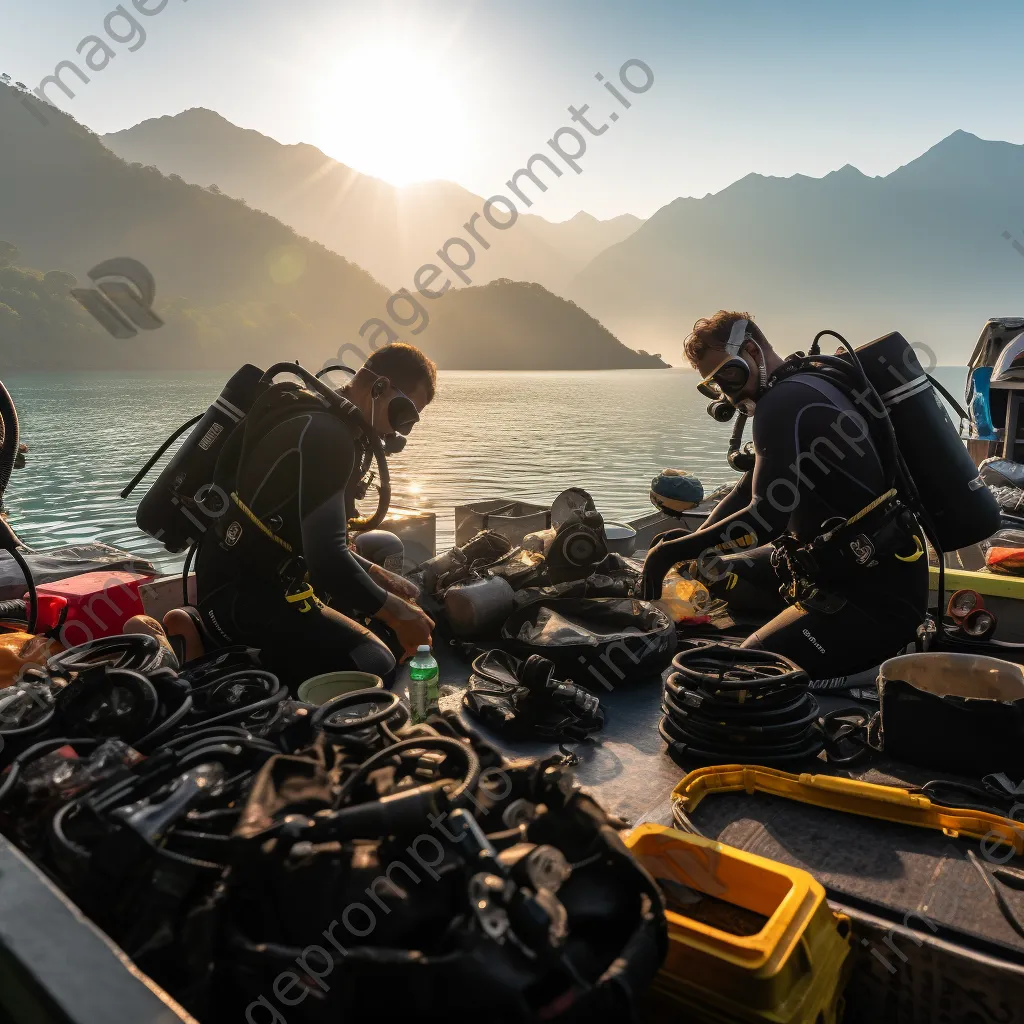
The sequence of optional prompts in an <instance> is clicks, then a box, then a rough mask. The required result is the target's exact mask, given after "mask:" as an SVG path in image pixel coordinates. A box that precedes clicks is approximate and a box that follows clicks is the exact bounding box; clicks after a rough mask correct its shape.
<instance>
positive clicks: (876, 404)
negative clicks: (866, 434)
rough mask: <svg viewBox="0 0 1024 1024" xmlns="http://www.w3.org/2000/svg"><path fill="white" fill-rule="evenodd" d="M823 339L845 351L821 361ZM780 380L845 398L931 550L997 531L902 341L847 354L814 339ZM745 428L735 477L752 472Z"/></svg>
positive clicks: (986, 500) (994, 513)
mask: <svg viewBox="0 0 1024 1024" xmlns="http://www.w3.org/2000/svg"><path fill="white" fill-rule="evenodd" d="M824 335H831V336H833V337H835V338H837V339H838V340H839V341H840V342H842V344H843V345H844V346H845V347H846V349H847V351H846V352H843V353H841V354H840V355H838V356H826V355H821V354H820V350H819V348H818V343H819V341H820V339H821V338H822V337H823V336H824ZM779 372H780V371H776V373H777V374H778V373H779ZM782 372H784V374H785V375H786V376H790V375H794V374H798V373H810V374H813V375H815V376H819V377H822V378H824V379H825V380H828V381H830V382H831V383H832V384H834V385H835V386H836V387H838V388H839V389H840V390H842V391H843V392H845V393H846V394H847V395H848V396H850V397H851V399H852V400H853V402H854V404H855V405H856V406H857V408H858V409H859V410H860V412H861V415H862V416H863V417H864V419H865V420H866V421H867V424H868V427H869V428H871V433H872V436H873V437H874V438H876V439H877V440H878V442H879V452H880V454H882V455H883V458H885V457H886V456H887V455H888V459H887V461H889V462H890V466H889V467H888V469H887V472H890V473H891V474H892V476H893V477H894V483H895V484H896V486H897V487H898V489H899V491H900V492H901V493H900V497H901V498H903V500H904V501H906V502H908V503H909V504H910V505H911V507H912V508H913V511H914V512H915V513H920V514H921V515H922V517H923V525H924V527H925V529H926V531H927V532H928V534H929V539H930V540H931V542H932V544H933V546H934V547H935V548H936V549H937V550H940V551H956V550H957V549H959V548H963V547H967V546H969V545H971V544H976V543H978V542H979V541H982V540H985V539H986V538H988V537H991V536H992V534H993V533H995V532H996V530H998V529H999V525H1000V519H999V506H998V505H997V503H996V500H995V498H994V497H993V496H992V493H991V492H990V491H989V489H988V488H987V487H986V486H985V484H984V482H983V481H982V479H981V477H980V476H979V475H978V468H977V466H975V464H974V461H973V460H972V459H971V456H970V454H969V453H968V451H967V447H966V445H965V444H964V443H963V440H962V439H961V437H960V434H959V432H958V431H957V429H956V427H954V426H953V422H952V420H950V418H949V415H948V413H947V412H946V409H945V406H944V405H943V404H942V401H941V399H940V398H939V396H938V394H937V393H936V388H938V389H939V390H941V391H942V393H943V394H944V395H945V396H946V398H947V399H948V400H949V401H950V403H951V404H952V405H953V407H954V408H956V409H957V410H958V411H961V412H962V410H960V409H959V406H958V405H957V403H956V402H955V401H954V400H953V399H952V397H951V396H950V395H949V393H948V392H947V391H946V390H945V388H943V387H942V386H941V385H940V384H938V382H937V381H934V380H933V379H932V378H931V377H930V376H929V375H928V374H927V373H926V372H925V370H924V368H923V367H922V366H921V363H920V361H919V360H918V358H917V354H916V353H915V352H914V350H913V348H912V347H911V346H910V344H909V342H907V340H906V338H904V337H903V335H902V334H900V333H898V332H896V331H894V332H893V333H891V334H886V335H884V336H883V337H881V338H877V339H875V340H874V341H870V342H868V343H867V344H865V345H861V346H860V347H859V348H856V349H854V348H853V347H852V346H851V345H850V344H849V342H847V341H846V339H845V338H843V337H842V336H841V335H839V334H836V332H835V331H820V332H819V333H818V334H817V335H816V336H815V338H814V341H813V343H812V344H811V349H810V353H809V355H807V356H803V355H802V353H796V355H795V356H791V357H790V358H789V359H787V360H786V367H785V370H784V371H782ZM963 415H966V414H963ZM745 422H746V418H745V417H744V416H743V415H742V414H741V415H740V417H739V418H738V420H737V422H736V425H735V427H734V429H733V432H732V436H731V438H730V440H729V465H730V466H732V467H733V469H735V470H737V471H738V472H746V471H747V470H749V469H751V468H753V462H754V456H753V453H752V452H751V451H750V450H749V447H748V446H744V447H743V448H741V447H740V445H741V442H742V437H743V427H744V425H745Z"/></svg>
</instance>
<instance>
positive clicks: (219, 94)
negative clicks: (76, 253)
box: [0, 0, 1024, 220]
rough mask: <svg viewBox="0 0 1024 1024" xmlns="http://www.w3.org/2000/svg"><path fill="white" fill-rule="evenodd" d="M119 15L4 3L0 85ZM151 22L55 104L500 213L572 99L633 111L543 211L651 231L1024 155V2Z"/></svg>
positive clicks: (409, 9)
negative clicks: (794, 191)
mask: <svg viewBox="0 0 1024 1024" xmlns="http://www.w3.org/2000/svg"><path fill="white" fill-rule="evenodd" d="M123 2H124V5H125V7H126V8H127V9H128V10H129V11H131V10H132V0H123ZM138 2H139V3H143V2H144V0H138ZM145 3H146V4H147V5H148V6H149V8H150V9H153V8H156V7H158V6H159V3H160V0H145ZM115 7H116V4H115V3H114V0H47V2H46V3H41V2H39V0H0V18H2V24H3V38H2V41H0V71H6V72H7V73H9V74H10V75H11V76H12V77H13V78H15V79H17V80H20V81H23V82H25V83H26V84H28V85H29V87H30V88H34V87H36V86H37V85H38V84H39V82H40V80H41V79H42V78H43V77H45V76H46V75H49V74H51V73H52V72H53V69H54V66H55V65H56V64H57V63H58V62H59V61H61V60H66V59H70V60H75V61H76V62H78V63H79V64H80V65H82V66H84V65H83V63H82V57H80V56H78V55H77V54H76V47H77V46H78V44H79V42H80V41H81V40H82V39H83V38H84V37H85V36H87V35H92V34H95V35H100V36H104V35H105V32H104V28H103V23H104V18H105V16H106V15H107V14H108V13H109V12H111V11H112V10H114V8H115ZM136 17H137V18H138V20H139V21H140V22H141V23H142V24H143V26H144V29H145V32H146V35H147V38H146V41H145V43H144V44H143V45H141V46H140V47H139V48H138V49H137V50H136V51H135V52H129V51H128V48H127V46H128V44H121V43H117V42H112V41H110V40H109V39H108V42H109V43H110V46H111V48H112V49H113V50H114V51H115V53H116V57H115V58H114V59H113V60H111V61H110V62H109V64H108V65H107V66H106V67H105V68H104V69H103V70H102V71H97V72H91V73H90V78H91V81H90V82H89V84H88V85H81V86H80V89H79V88H78V87H77V86H73V88H75V89H76V92H77V95H76V96H75V98H74V99H68V98H66V97H65V96H63V95H62V94H60V93H58V92H51V95H52V96H53V97H54V99H56V100H59V105H60V106H61V107H63V108H64V109H66V110H67V111H69V112H70V113H72V114H74V116H75V117H77V118H78V119H79V120H80V121H82V122H83V123H85V124H87V125H88V126H89V127H90V128H92V129H94V130H95V131H97V132H100V133H105V132H110V131H116V130H119V129H122V128H127V127H130V126H131V125H133V124H136V123H138V122H139V121H141V120H145V119H146V118H150V117H158V116H161V115H163V114H174V113H178V112H179V111H181V110H184V109H187V108H189V107H194V106H204V107H209V108H212V109H214V110H217V111H218V112H220V113H221V114H223V115H224V116H225V117H227V118H228V119H229V120H230V121H233V122H234V123H236V124H239V125H242V126H244V127H247V128H255V129H257V130H259V131H261V132H263V133H265V134H267V135H270V136H273V137H274V138H276V139H278V140H280V141H282V142H286V143H293V142H309V143H312V144H313V145H316V146H318V147H319V148H320V149H323V150H324V151H325V152H327V153H328V154H329V155H330V156H333V157H335V158H336V159H338V160H341V161H343V162H344V163H347V164H350V165H351V166H353V167H356V168H357V169H359V170H362V171H365V172H367V173H373V174H377V175H378V176H380V177H384V178H387V179H389V180H392V181H395V182H396V183H399V184H401V183H405V182H407V181H413V180H419V179H424V178H438V177H442V178H448V179H451V180H454V181H458V182H459V183H460V184H462V185H465V186H466V187H467V188H470V189H472V190H473V191H474V192H477V193H479V194H481V195H483V196H488V195H491V194H493V193H495V192H499V191H501V190H502V186H503V183H504V182H505V180H506V179H507V178H508V177H510V175H511V174H512V172H513V171H515V170H516V169H517V168H519V167H520V166H522V164H523V162H524V161H525V160H526V158H527V157H529V156H530V154H532V153H534V152H536V151H538V150H543V149H544V148H545V146H546V142H547V140H548V139H549V138H551V136H552V134H553V132H554V131H555V130H556V129H557V128H559V127H560V126H562V125H569V124H571V121H570V120H569V114H568V111H567V107H568V106H569V105H570V104H574V105H576V106H577V107H579V106H580V105H582V104H584V103H588V104H590V105H591V111H590V113H588V114H587V117H588V118H593V119H594V122H593V123H595V124H600V123H602V122H603V121H604V118H605V117H606V116H607V115H608V114H609V113H610V112H612V111H613V110H616V111H619V112H621V116H620V118H619V119H618V120H617V121H616V122H615V123H614V124H609V129H608V131H606V132H605V133H604V134H602V135H600V136H597V137H592V138H588V148H587V152H586V154H585V155H584V156H583V157H582V158H581V160H580V166H581V168H582V173H581V174H579V175H574V174H571V172H569V173H567V174H566V175H563V177H562V178H561V179H559V180H558V182H557V183H556V184H554V185H552V187H551V188H550V189H549V191H548V192H547V194H546V195H545V196H543V197H542V198H541V199H539V200H538V201H537V203H536V204H535V206H534V208H533V212H536V213H539V214H541V215H542V216H546V217H548V218H549V219H552V220H561V219H564V218H566V217H569V216H572V215H573V214H574V213H575V212H576V211H577V210H580V209H586V210H588V211H589V212H591V213H594V214H595V215H597V216H601V217H609V216H614V215H615V214H618V213H624V212H632V213H636V214H639V215H641V216H648V215H649V214H651V213H652V212H653V211H654V210H656V209H657V208H658V207H660V206H662V205H664V204H665V203H667V202H670V201H671V200H672V199H674V198H675V197H677V196H680V195H683V196H686V195H694V196H701V195H704V194H705V193H707V192H715V191H718V190H720V189H722V188H724V187H725V186H726V185H728V184H729V183H731V182H732V181H735V180H736V179H737V178H740V177H742V176H743V175H745V174H747V173H749V172H750V171H758V172H760V173H763V174H774V175H790V174H794V173H804V174H810V175H814V176H820V175H822V174H826V173H828V172H829V171H830V170H834V169H835V168H837V167H840V166H842V165H843V164H846V163H852V164H854V165H855V166H857V167H859V168H860V169H861V170H863V171H864V172H865V173H867V174H886V173H888V172H889V171H891V170H893V169H894V168H896V167H898V166H899V165H901V164H903V163H906V162H907V161H908V160H911V159H913V158H914V157H916V156H918V155H919V154H920V153H922V152H923V151H924V150H926V149H928V148H929V147H930V146H932V145H934V144H935V143H936V142H937V141H939V140H940V139H941V138H943V137H945V136H946V135H948V134H950V133H951V132H952V131H955V130H956V129H957V128H963V129H965V130H967V131H970V132H973V133H975V134H977V135H980V136H981V137H982V138H994V139H1005V140H1008V141H1011V142H1017V143H1021V142H1024V123H1022V115H1021V110H1022V109H1024V103H1022V99H1024V96H1022V93H1024V77H1022V76H1021V74H1020V72H1019V71H1018V70H1017V67H1016V62H1015V60H1014V45H1015V40H1017V39H1019V38H1021V35H1022V30H1024V5H1021V4H1018V3H1011V2H1006V0H1000V2H988V3H986V2H981V3H972V4H969V5H968V4H962V3H953V2H946V0H931V2H918V0H913V2H890V3H880V2H875V0H868V2H860V3H849V2H846V0H843V2H823V0H815V2H810V0H798V2H787V0H779V2H769V0H761V2H756V0H730V2H728V3H708V2H702V3H691V2H689V0H678V2H674V3H667V2H666V3H662V2H639V3H626V2H620V3H609V2H605V0H589V2H581V0H560V2H558V3H556V4H553V3H551V2H550V0H547V2H544V0H517V2H516V3H507V4H506V3H496V2H484V0H477V2H475V3H473V2H464V0H445V2H428V0H424V2H416V0H405V2H401V3H398V2H390V3H389V2H381V3H374V4H367V3H349V2H345V0H303V2H301V3H292V4H286V3H281V2H280V0H167V4H166V7H164V9H163V10H161V11H160V12H159V13H158V14H155V15H153V16H152V17H148V18H143V17H142V16H140V15H138V14H137V12H136ZM114 32H116V33H122V34H123V35H125V36H126V37H127V36H130V34H131V33H130V31H129V30H128V27H127V24H126V23H125V22H124V21H123V20H122V21H116V22H114ZM630 58H636V59H639V60H641V61H644V62H645V63H646V64H647V65H649V66H650V68H651V70H652V71H653V73H654V84H653V86H652V87H651V88H650V90H649V91H647V92H646V93H644V94H642V95H635V96H631V97H630V99H631V100H632V106H631V107H630V108H629V109H628V110H625V109H624V108H621V107H619V106H618V104H617V101H616V100H615V99H614V98H613V97H612V96H610V95H609V94H608V93H607V92H605V91H604V89H603V87H602V85H601V84H599V83H598V82H597V81H595V79H594V75H595V73H597V72H600V73H603V74H604V75H605V76H606V79H610V80H611V81H613V82H616V81H617V78H618V69H619V67H620V66H621V65H622V63H623V62H624V61H626V60H627V59H630ZM69 81H73V80H72V79H69ZM620 91H621V86H620ZM566 145H569V143H568V142H567V143H566Z"/></svg>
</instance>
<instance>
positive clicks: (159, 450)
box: [121, 412, 206, 498]
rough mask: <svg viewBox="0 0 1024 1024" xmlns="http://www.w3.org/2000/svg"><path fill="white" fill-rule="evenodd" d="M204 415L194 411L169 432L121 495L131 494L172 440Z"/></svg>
mask: <svg viewBox="0 0 1024 1024" xmlns="http://www.w3.org/2000/svg"><path fill="white" fill-rule="evenodd" d="M205 415H206V413H205V412H200V413H196V415H195V416H193V417H192V419H190V420H187V421H186V422H185V423H182V425H181V426H180V427H178V429H177V430H175V431H174V433H173V434H171V436H170V437H169V438H167V440H166V441H164V443H163V444H162V445H160V447H159V448H157V450H156V451H155V452H153V454H152V455H151V456H150V457H149V459H148V460H147V462H146V464H145V465H144V466H143V467H142V469H140V470H139V471H138V473H136V474H135V476H133V477H132V479H131V481H130V483H129V484H128V485H127V487H125V489H124V490H123V491H122V492H121V497H122V498H127V497H128V495H129V494H131V493H132V491H134V490H135V488H136V487H138V486H139V483H140V481H141V480H142V478H143V477H144V476H145V475H146V474H147V473H148V472H149V471H150V470H151V469H152V468H153V467H154V466H155V465H156V464H157V462H159V460H160V456H161V455H163V453H164V452H165V451H167V449H168V448H170V447H171V445H172V444H174V442H175V441H177V440H178V438H179V437H181V435H182V434H184V433H185V431H186V430H188V428H189V427H194V426H195V425H196V424H197V423H198V422H199V421H200V420H201V419H202V418H203V417H204V416H205Z"/></svg>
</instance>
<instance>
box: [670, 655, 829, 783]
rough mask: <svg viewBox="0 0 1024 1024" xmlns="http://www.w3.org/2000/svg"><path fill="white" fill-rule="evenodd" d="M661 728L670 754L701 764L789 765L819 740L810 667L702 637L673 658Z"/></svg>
mask: <svg viewBox="0 0 1024 1024" xmlns="http://www.w3.org/2000/svg"><path fill="white" fill-rule="evenodd" d="M672 667H673V669H674V670H675V671H674V672H672V673H671V675H669V677H668V678H667V679H666V680H665V685H664V688H663V691H662V703H661V708H662V712H663V717H662V719H661V723H660V725H659V727H658V731H659V732H660V734H661V737H662V739H664V740H665V742H666V743H667V744H668V752H669V754H671V755H672V757H676V758H683V759H685V760H687V761H698V762H701V763H704V764H760V765H773V764H791V763H794V762H799V761H804V760H806V759H808V758H811V757H814V756H816V755H817V754H818V753H819V752H820V751H821V749H822V745H823V741H822V738H821V733H820V731H819V729H818V725H817V721H818V702H817V701H816V700H815V699H814V698H813V697H812V696H811V695H810V693H809V692H808V689H807V686H808V679H807V674H806V673H805V672H804V670H803V669H801V668H800V667H799V666H798V665H796V664H795V663H794V662H792V661H790V660H789V659H788V658H784V657H782V655H779V654H772V653H771V652H769V651H761V650H757V649H749V648H742V647H730V646H726V645H724V644H717V643H703V642H702V643H699V644H697V645H695V646H694V647H692V648H691V649H689V650H684V651H680V652H679V653H678V654H676V656H675V657H674V658H673V659H672Z"/></svg>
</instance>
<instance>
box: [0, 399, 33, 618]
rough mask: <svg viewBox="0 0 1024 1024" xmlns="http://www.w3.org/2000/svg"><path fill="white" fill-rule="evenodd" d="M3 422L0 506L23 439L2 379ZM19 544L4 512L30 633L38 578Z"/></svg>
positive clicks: (0, 541)
mask: <svg viewBox="0 0 1024 1024" xmlns="http://www.w3.org/2000/svg"><path fill="white" fill-rule="evenodd" d="M0 422H2V425H3V432H4V434H3V440H2V441H0V507H2V504H3V498H4V494H6V492H7V485H8V484H9V483H10V482H11V474H12V473H13V472H14V463H15V462H16V461H17V458H18V444H19V442H20V439H21V432H20V427H19V425H18V410H17V409H15V407H14V399H13V398H11V393H10V392H9V391H8V390H7V388H5V387H4V385H3V383H2V382H0ZM19 547H21V541H20V540H19V539H18V535H17V534H16V533H15V532H14V530H12V529H11V525H10V523H8V522H7V520H6V519H4V518H3V517H2V512H0V550H2V551H8V552H10V554H11V557H12V558H13V559H14V561H15V562H17V563H18V568H19V569H21V571H22V573H23V574H24V576H25V585H26V587H27V588H28V624H27V625H26V627H25V629H26V632H28V633H34V632H35V631H36V624H37V622H38V620H39V602H38V600H37V599H36V581H35V580H34V579H33V578H32V570H31V569H30V568H29V567H28V563H27V562H26V561H25V559H24V558H23V557H22V554H21V552H20V551H19V550H18V548H19Z"/></svg>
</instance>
